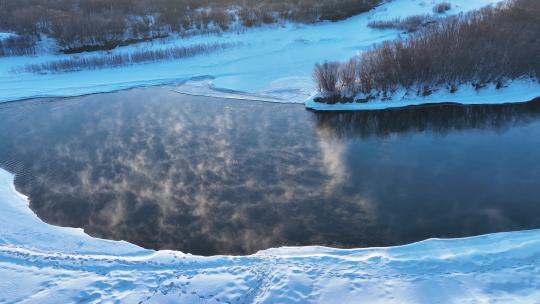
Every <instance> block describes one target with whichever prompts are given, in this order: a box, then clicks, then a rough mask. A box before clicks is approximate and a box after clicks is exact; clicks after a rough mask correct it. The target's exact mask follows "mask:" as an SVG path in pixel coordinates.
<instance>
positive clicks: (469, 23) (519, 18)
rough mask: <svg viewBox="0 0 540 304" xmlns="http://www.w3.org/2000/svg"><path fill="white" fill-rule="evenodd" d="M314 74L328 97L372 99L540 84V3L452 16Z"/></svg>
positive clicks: (522, 1) (530, 0)
mask: <svg viewBox="0 0 540 304" xmlns="http://www.w3.org/2000/svg"><path fill="white" fill-rule="evenodd" d="M351 75H354V77H351ZM313 76H314V80H315V82H316V83H317V86H318V88H319V90H320V91H322V92H327V93H329V94H327V95H342V96H355V95H358V94H359V93H362V94H363V95H364V96H367V98H368V99H369V97H370V96H373V95H374V94H382V96H387V95H391V94H392V93H393V92H394V91H395V90H397V89H399V88H405V89H413V90H416V92H417V94H418V95H429V94H431V92H432V89H436V88H441V87H446V88H448V90H449V91H450V92H454V91H455V90H457V89H458V87H459V86H460V85H462V84H466V83H470V84H472V85H473V86H474V87H475V88H477V89H479V88H482V87H484V86H485V85H487V84H489V83H495V84H496V85H497V87H502V86H504V83H505V82H506V81H507V80H510V79H516V78H519V77H524V76H527V77H532V78H536V79H537V80H540V79H539V78H540V1H538V0H510V1H508V2H505V3H504V4H501V5H497V6H489V7H486V8H483V9H480V10H477V11H474V12H470V13H467V14H463V15H459V16H454V17H448V18H445V19H444V20H442V21H440V22H437V23H433V24H431V25H429V26H426V27H423V28H421V29H420V30H419V31H417V32H415V33H413V34H411V35H410V36H408V37H406V38H400V39H397V40H394V41H388V42H384V43H382V44H380V45H377V46H375V47H374V48H372V49H370V50H367V51H365V52H363V53H362V54H360V55H359V56H357V57H354V58H352V59H350V60H349V61H348V62H345V63H328V62H326V63H323V64H319V65H317V66H316V67H315V69H314V72H313Z"/></svg>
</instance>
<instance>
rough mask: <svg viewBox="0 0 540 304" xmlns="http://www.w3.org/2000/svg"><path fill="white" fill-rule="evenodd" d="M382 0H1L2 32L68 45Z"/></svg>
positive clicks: (344, 12) (304, 15) (302, 18)
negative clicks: (41, 37) (45, 36)
mask: <svg viewBox="0 0 540 304" xmlns="http://www.w3.org/2000/svg"><path fill="white" fill-rule="evenodd" d="M380 2H381V0H263V1H256V0H114V1H112V0H16V1H14V0H0V31H2V30H3V31H9V32H15V33H17V34H19V35H20V36H36V37H37V36H39V34H47V35H49V36H51V37H53V38H55V39H57V40H58V42H59V43H60V45H61V46H62V47H64V48H68V49H72V48H81V47H83V46H92V45H102V44H105V43H107V42H110V41H124V40H127V39H140V38H149V37H150V38H152V37H157V36H159V37H161V36H163V35H166V34H170V33H171V32H177V33H184V32H186V31H193V30H197V29H198V30H205V29H208V28H214V29H220V30H228V29H229V27H230V26H231V25H232V24H235V23H241V24H243V25H244V26H257V25H261V24H265V23H274V22H278V21H279V20H291V21H297V22H316V21H320V20H340V19H344V18H347V17H350V16H352V15H355V14H358V13H361V12H365V11H367V10H369V9H371V8H373V7H374V6H375V5H377V4H379V3H380Z"/></svg>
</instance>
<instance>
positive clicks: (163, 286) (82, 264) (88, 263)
mask: <svg viewBox="0 0 540 304" xmlns="http://www.w3.org/2000/svg"><path fill="white" fill-rule="evenodd" d="M0 222H1V223H2V225H0V303H40V304H42V303H118V302H121V303H400V304H402V303H538V302H539V301H540V230H531V231H520V232H509V233H499V234H491V235H485V236H478V237H471V238H463V239H449V240H440V239H432V240H427V241H423V242H419V243H415V244H410V245H406V246H399V247H389V248H369V249H353V250H341V249H332V248H327V247H317V246H313V247H284V248H276V249H269V250H265V251H261V252H259V253H257V254H254V255H250V256H237V257H234V256H214V257H201V256H193V255H188V254H184V253H181V252H174V251H152V250H145V249H142V248H139V247H137V246H135V245H131V244H129V243H126V242H115V241H107V240H101V239H96V238H92V237H90V236H88V235H86V234H84V232H83V231H82V230H81V229H74V228H61V227H55V226H51V225H48V224H46V223H43V222H42V221H41V220H39V218H38V217H37V216H36V215H35V214H34V213H33V212H32V211H31V210H30V209H29V207H28V201H27V199H26V197H24V196H22V195H21V194H19V193H17V192H16V191H15V189H14V187H13V176H12V175H11V174H9V173H8V172H6V171H4V170H0Z"/></svg>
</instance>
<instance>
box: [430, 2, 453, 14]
mask: <svg viewBox="0 0 540 304" xmlns="http://www.w3.org/2000/svg"><path fill="white" fill-rule="evenodd" d="M451 8H452V4H451V3H450V2H441V3H437V4H435V6H434V7H433V12H434V13H435V14H444V13H446V12H447V11H449V10H450V9H451Z"/></svg>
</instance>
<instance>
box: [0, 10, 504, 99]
mask: <svg viewBox="0 0 540 304" xmlns="http://www.w3.org/2000/svg"><path fill="white" fill-rule="evenodd" d="M438 2H439V1H432V0H429V1H425V0H394V1H389V2H387V3H385V4H383V5H381V6H379V7H377V8H375V9H374V10H372V11H370V12H367V13H364V14H361V15H359V16H356V17H352V18H350V19H347V20H344V21H340V22H333V23H332V22H324V23H318V24H311V25H302V24H290V23H287V24H283V25H279V26H268V27H263V28H259V29H248V30H246V31H244V32H241V33H225V34H223V35H221V36H215V35H208V36H196V37H190V38H187V39H180V38H177V39H165V40H163V42H162V43H159V42H158V41H155V42H147V43H140V44H136V45H131V46H126V47H119V48H117V49H115V50H112V51H111V52H110V53H111V54H123V53H129V52H136V51H141V50H149V49H162V48H166V47H174V46H187V45H193V44H198V43H224V42H228V43H233V42H239V43H241V45H239V46H238V47H233V48H230V49H225V50H221V51H217V52H215V53H211V54H207V55H200V56H195V57H192V58H184V59H178V60H169V61H161V62H154V63H146V64H136V65H132V66H125V67H119V68H107V69H101V70H85V71H79V72H70V73H58V74H32V73H13V72H12V71H13V70H14V69H19V68H21V67H22V66H24V65H26V64H37V63H43V62H48V61H52V60H58V59H67V58H72V57H77V58H83V57H86V56H96V55H97V54H99V53H96V52H93V53H82V54H78V55H53V54H51V53H50V52H48V51H47V50H50V49H54V47H53V46H51V45H50V44H51V42H50V41H48V42H47V43H45V44H44V45H43V46H42V47H41V48H42V49H43V52H42V54H41V55H40V56H21V57H3V58H0V102H2V101H12V100H20V99H26V98H32V97H44V96H48V97H50V96H76V95H83V94H90V93H99V92H109V91H115V90H121V89H127V88H133V87H138V86H147V85H163V84H179V83H183V82H185V81H187V80H189V79H192V78H197V77H202V76H206V77H210V78H213V79H214V80H213V86H214V87H216V88H221V89H225V90H232V91H240V92H247V93H250V94H256V95H264V96H265V97H271V98H275V99H281V100H286V101H287V102H298V103H302V102H303V101H304V100H305V99H306V98H308V97H309V96H310V94H311V93H312V92H313V90H314V88H313V83H312V80H311V72H312V69H313V66H314V64H315V63H317V62H321V61H324V60H345V59H347V58H350V57H352V56H354V55H355V54H357V53H358V52H360V51H362V50H364V49H366V48H369V47H371V46H372V45H373V44H374V43H377V42H381V41H384V40H388V39H393V38H396V37H397V36H398V35H399V34H400V32H399V31H396V30H376V29H371V28H369V27H367V24H368V22H369V21H372V20H384V19H392V18H394V17H397V16H401V17H407V16H411V15H416V14H425V13H431V10H432V8H433V5H435V4H436V3H438ZM449 2H451V3H452V9H451V10H450V11H449V12H448V14H457V13H459V12H463V11H469V10H472V9H477V8H480V7H482V6H485V5H488V4H492V3H496V2H499V0H476V1H468V0H451V1H449ZM222 91H223V90H222ZM216 92H219V91H216Z"/></svg>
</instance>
